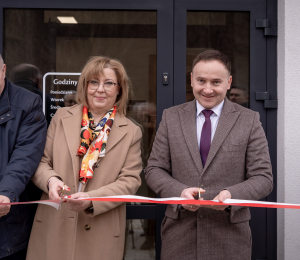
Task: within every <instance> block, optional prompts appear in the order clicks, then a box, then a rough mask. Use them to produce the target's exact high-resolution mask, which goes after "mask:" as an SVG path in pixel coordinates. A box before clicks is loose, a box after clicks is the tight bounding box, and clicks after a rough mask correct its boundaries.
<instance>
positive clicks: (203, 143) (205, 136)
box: [200, 109, 213, 168]
mask: <svg viewBox="0 0 300 260" xmlns="http://www.w3.org/2000/svg"><path fill="white" fill-rule="evenodd" d="M202 113H203V115H204V116H205V122H204V124H203V127H202V132H201V139H200V156H201V159H202V165H203V168H204V166H205V163H206V159H207V156H208V152H209V148H210V143H211V121H210V116H211V115H212V114H213V111H212V110H207V109H204V110H202Z"/></svg>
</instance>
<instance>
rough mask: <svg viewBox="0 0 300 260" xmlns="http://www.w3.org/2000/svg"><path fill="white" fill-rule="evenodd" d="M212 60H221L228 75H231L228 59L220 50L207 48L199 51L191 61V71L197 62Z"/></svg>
mask: <svg viewBox="0 0 300 260" xmlns="http://www.w3.org/2000/svg"><path fill="white" fill-rule="evenodd" d="M214 60H216V61H219V62H221V63H222V64H223V65H224V66H225V68H226V69H227V70H228V72H229V75H231V63H230V61H229V59H228V58H227V57H226V56H225V55H224V54H223V53H222V52H220V51H217V50H207V51H204V52H201V53H199V54H198V55H197V56H196V58H195V59H194V61H193V66H192V71H193V69H194V67H195V66H196V64H197V63H198V62H200V61H214Z"/></svg>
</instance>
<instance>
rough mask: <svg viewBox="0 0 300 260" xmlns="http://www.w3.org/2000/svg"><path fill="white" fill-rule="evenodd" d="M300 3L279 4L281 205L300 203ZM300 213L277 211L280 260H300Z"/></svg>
mask: <svg viewBox="0 0 300 260" xmlns="http://www.w3.org/2000/svg"><path fill="white" fill-rule="evenodd" d="M299 17H300V1H299V0H278V137H277V141H278V150H277V155H278V161H277V164H278V165H277V167H278V188H277V192H278V198H277V200H278V202H287V203H300V107H299V101H298V100H299V98H300V82H299V79H300V49H299V48H300V36H299V32H300V19H299ZM299 221H300V210H291V209H287V210H283V209H279V210H278V222H277V223H278V231H277V232H278V240H277V241H278V248H277V253H278V258H277V259H278V260H282V259H284V260H288V259H299V250H300V243H299V241H300V225H299Z"/></svg>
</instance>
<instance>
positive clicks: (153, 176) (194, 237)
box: [145, 50, 273, 260]
mask: <svg viewBox="0 0 300 260" xmlns="http://www.w3.org/2000/svg"><path fill="white" fill-rule="evenodd" d="M231 82H232V76H231V65H230V61H229V60H228V58H227V57H226V56H225V55H223V54H222V53H220V52H219V51H214V50H209V51H205V52H203V53H200V54H199V55H198V56H197V57H196V58H195V60H194V62H193V70H192V73H191V85H192V88H193V94H194V96H195V100H194V101H191V102H188V103H185V104H182V105H179V106H175V107H172V108H169V109H166V110H165V111H164V113H163V117H162V121H161V123H160V126H159V129H158V132H157V134H156V138H155V141H154V144H153V148H152V152H151V155H150V158H149V160H148V166H147V168H146V170H145V178H146V181H147V184H148V185H149V187H150V188H151V189H152V190H153V191H155V192H156V193H157V194H158V195H159V196H160V197H164V198H165V197H183V198H188V199H193V198H194V197H195V196H196V195H197V193H198V191H199V188H201V193H202V196H203V198H204V199H205V200H213V199H214V200H219V201H220V202H223V201H224V200H226V199H231V198H232V199H246V200H258V199H261V198H263V197H265V196H267V195H268V194H269V193H270V192H271V190H272V187H273V177H272V170H271V163H270V157H269V149H268V144H267V140H266V137H265V133H264V130H263V128H262V126H261V123H260V121H259V114H258V113H257V112H254V111H252V110H250V109H247V108H244V107H242V106H240V105H238V104H235V103H232V102H230V101H229V100H228V99H227V98H226V92H227V90H229V89H230V86H231ZM249 220H250V211H249V208H247V207H238V206H232V207H227V205H224V206H208V207H204V206H202V207H200V206H198V205H180V206H178V205H168V207H167V210H166V213H165V218H164V220H163V222H162V227H161V228H162V230H161V232H162V251H161V259H162V260H167V259H172V260H176V259H180V260H181V259H191V260H195V259H199V260H200V259H201V260H206V259H207V260H211V259H235V260H236V259H242V260H245V259H250V258H251V243H252V241H251V231H250V227H249Z"/></svg>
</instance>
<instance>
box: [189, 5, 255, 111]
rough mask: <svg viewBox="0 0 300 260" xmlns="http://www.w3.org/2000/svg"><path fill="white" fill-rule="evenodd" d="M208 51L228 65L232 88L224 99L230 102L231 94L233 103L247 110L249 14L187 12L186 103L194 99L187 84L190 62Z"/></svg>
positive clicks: (190, 68)
mask: <svg viewBox="0 0 300 260" xmlns="http://www.w3.org/2000/svg"><path fill="white" fill-rule="evenodd" d="M209 49H215V50H219V51H221V52H222V53H224V54H225V55H226V56H227V57H228V58H229V60H230V61H231V65H232V76H233V82H232V86H233V87H235V88H233V89H234V90H233V89H232V91H228V93H227V97H228V98H229V99H230V94H232V99H231V100H232V101H233V102H236V103H238V104H240V105H242V106H245V107H249V82H250V80H249V79H250V70H249V67H250V14H249V12H206V11H203V12H199V11H189V12H187V49H186V101H191V100H193V99H194V96H193V92H192V88H191V81H190V73H191V70H192V62H193V59H194V58H195V57H196V55H197V54H199V53H200V52H203V51H205V50H209ZM238 92H239V95H240V96H239V97H237V95H238ZM233 95H235V96H236V97H233Z"/></svg>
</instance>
